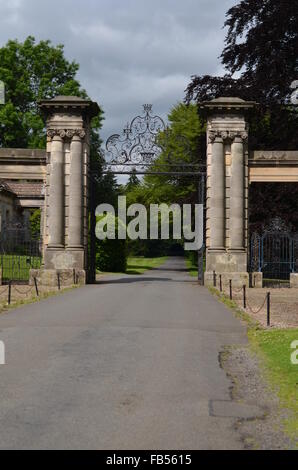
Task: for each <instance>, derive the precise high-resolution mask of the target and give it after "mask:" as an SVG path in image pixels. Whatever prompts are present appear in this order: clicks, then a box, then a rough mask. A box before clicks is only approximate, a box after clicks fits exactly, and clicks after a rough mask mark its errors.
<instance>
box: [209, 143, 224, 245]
mask: <svg viewBox="0 0 298 470" xmlns="http://www.w3.org/2000/svg"><path fill="white" fill-rule="evenodd" d="M210 140H211V142H212V157H211V190H210V250H224V246H225V160H224V144H223V138H222V136H221V135H220V134H219V135H214V134H211V135H210Z"/></svg>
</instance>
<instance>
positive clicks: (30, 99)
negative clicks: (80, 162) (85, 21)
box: [0, 36, 101, 148]
mask: <svg viewBox="0 0 298 470" xmlns="http://www.w3.org/2000/svg"><path fill="white" fill-rule="evenodd" d="M78 69H79V65H78V64H77V63H76V62H74V61H73V62H68V61H67V59H66V58H65V57H64V50H63V46H62V45H61V44H59V45H58V46H53V45H52V44H51V42H50V41H40V42H39V43H36V41H35V39H34V38H33V37H31V36H29V37H28V38H27V39H26V40H25V41H24V42H23V43H20V42H18V41H17V40H10V41H8V42H7V44H6V45H5V46H4V47H2V48H0V80H3V81H4V83H5V86H6V104H5V105H4V106H1V107H0V122H1V126H0V145H1V146H2V147H20V148H44V147H45V126H44V120H43V118H42V116H41V114H40V112H39V109H38V102H39V101H40V100H42V99H50V98H53V97H54V96H57V95H72V96H74V95H75V96H80V97H82V98H87V93H86V91H85V90H83V89H82V88H81V86H80V83H79V82H78V80H77V79H76V74H77V72H78ZM100 121H101V115H100V116H98V117H97V118H95V119H94V120H93V122H92V126H93V128H94V129H95V130H98V129H99V127H100ZM93 144H94V145H95V144H97V145H98V144H99V141H98V138H96V136H95V135H93Z"/></svg>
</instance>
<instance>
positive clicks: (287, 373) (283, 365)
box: [209, 287, 298, 446]
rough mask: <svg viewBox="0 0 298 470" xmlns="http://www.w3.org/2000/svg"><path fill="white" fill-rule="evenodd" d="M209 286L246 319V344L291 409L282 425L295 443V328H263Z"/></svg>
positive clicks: (297, 412) (297, 398) (297, 401)
mask: <svg viewBox="0 0 298 470" xmlns="http://www.w3.org/2000/svg"><path fill="white" fill-rule="evenodd" d="M209 290H210V292H211V293H212V294H214V295H216V296H217V297H218V299H219V300H220V301H222V302H223V303H224V304H225V305H226V306H227V307H229V308H230V309H232V311H233V312H234V313H235V315H236V316H237V317H238V318H241V319H242V320H244V321H245V322H246V324H247V326H248V338H249V343H250V347H251V349H252V350H253V351H254V352H256V353H257V355H258V357H259V358H260V360H261V365H262V369H263V372H264V376H265V378H266V379H267V381H268V383H269V384H270V386H271V388H272V389H273V390H274V391H275V392H276V393H277V394H278V397H279V399H280V405H281V406H282V407H285V408H288V409H289V410H291V411H292V413H291V416H290V417H289V418H288V419H287V421H286V422H285V423H284V429H285V432H286V433H287V434H288V435H289V436H290V437H291V438H292V439H293V440H294V441H295V442H296V445H297V446H298V364H293V363H292V362H291V355H292V354H293V352H294V349H292V348H291V345H292V343H293V342H294V341H298V329H297V328H291V329H271V330H267V329H264V328H263V327H262V326H261V325H260V324H259V323H258V322H257V321H255V320H254V319H253V318H251V316H250V315H248V314H246V313H245V312H243V311H242V310H241V309H240V308H239V307H238V305H237V304H236V303H235V302H233V301H231V300H230V299H229V298H228V297H226V296H225V295H223V294H221V293H220V292H219V291H218V290H217V289H215V288H214V287H210V288H209Z"/></svg>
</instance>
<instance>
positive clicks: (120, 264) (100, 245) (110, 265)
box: [96, 216, 127, 272]
mask: <svg viewBox="0 0 298 470" xmlns="http://www.w3.org/2000/svg"><path fill="white" fill-rule="evenodd" d="M101 217H102V216H101ZM101 217H97V221H99V220H100V218H101ZM111 217H112V216H111ZM115 227H116V240H110V239H108V238H106V239H105V240H97V241H96V269H97V270H98V271H104V272H125V271H126V264H127V249H126V240H117V238H118V237H117V232H118V219H117V217H115Z"/></svg>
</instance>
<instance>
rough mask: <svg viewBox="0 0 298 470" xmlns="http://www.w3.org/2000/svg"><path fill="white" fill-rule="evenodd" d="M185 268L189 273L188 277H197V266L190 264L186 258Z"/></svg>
mask: <svg viewBox="0 0 298 470" xmlns="http://www.w3.org/2000/svg"><path fill="white" fill-rule="evenodd" d="M185 262H186V267H187V269H188V271H189V274H190V276H192V277H196V278H197V277H198V266H196V265H195V264H193V263H192V261H191V260H190V259H189V258H186V260H185Z"/></svg>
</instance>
